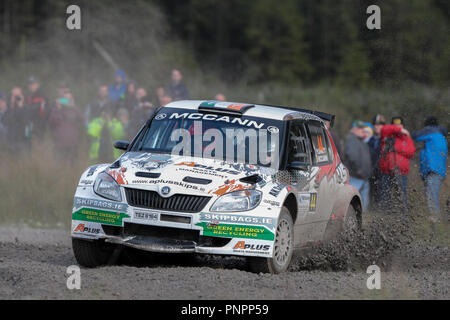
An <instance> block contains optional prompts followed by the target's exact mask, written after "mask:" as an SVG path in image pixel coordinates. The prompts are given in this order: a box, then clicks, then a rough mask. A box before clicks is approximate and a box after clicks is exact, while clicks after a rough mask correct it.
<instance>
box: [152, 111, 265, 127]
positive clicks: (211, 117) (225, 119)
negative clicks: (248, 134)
mask: <svg viewBox="0 0 450 320" xmlns="http://www.w3.org/2000/svg"><path fill="white" fill-rule="evenodd" d="M155 119H156V117H155ZM169 119H170V120H172V119H191V120H206V121H222V122H227V123H233V124H235V123H237V124H239V125H241V126H247V127H254V128H256V129H261V128H263V127H264V122H262V123H258V122H256V121H254V120H249V119H241V118H236V117H230V116H221V115H217V114H209V113H206V114H204V113H189V112H185V113H177V112H174V113H172V114H171V115H170V117H169ZM157 120H159V119H157Z"/></svg>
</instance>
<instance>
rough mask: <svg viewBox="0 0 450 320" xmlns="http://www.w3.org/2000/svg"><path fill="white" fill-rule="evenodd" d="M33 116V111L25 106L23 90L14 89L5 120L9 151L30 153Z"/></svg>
mask: <svg viewBox="0 0 450 320" xmlns="http://www.w3.org/2000/svg"><path fill="white" fill-rule="evenodd" d="M32 116H33V115H32V113H31V110H30V109H29V107H27V106H26V105H25V96H24V94H23V91H22V89H21V88H19V87H15V88H13V89H12V90H11V99H10V103H9V107H8V109H7V111H6V113H5V114H4V120H3V123H4V125H5V126H6V130H7V134H6V139H7V141H8V149H9V150H10V151H11V152H16V153H22V152H27V151H30V149H31V129H32V123H31V119H32Z"/></svg>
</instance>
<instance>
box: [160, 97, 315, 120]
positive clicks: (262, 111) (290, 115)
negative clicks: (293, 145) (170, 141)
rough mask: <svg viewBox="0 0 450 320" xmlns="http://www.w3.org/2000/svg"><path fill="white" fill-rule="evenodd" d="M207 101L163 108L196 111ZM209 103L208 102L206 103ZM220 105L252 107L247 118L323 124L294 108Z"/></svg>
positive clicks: (232, 103)
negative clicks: (300, 120) (297, 120)
mask: <svg viewBox="0 0 450 320" xmlns="http://www.w3.org/2000/svg"><path fill="white" fill-rule="evenodd" d="M205 102H207V101H204V100H181V101H175V102H171V103H169V104H167V105H165V106H164V108H180V109H189V110H194V111H197V110H198V108H199V106H200V105H201V104H204V103H205ZM208 102H209V101H208ZM217 103H220V104H222V105H227V104H229V105H252V106H253V107H251V108H249V109H248V110H247V111H245V115H246V116H249V117H258V118H269V119H273V120H282V121H283V120H284V121H286V120H293V119H303V120H316V121H320V122H323V120H322V119H321V118H319V117H318V116H316V115H314V114H311V113H308V112H302V111H299V110H296V108H286V107H282V106H270V105H262V104H253V103H238V102H224V101H220V102H219V101H217Z"/></svg>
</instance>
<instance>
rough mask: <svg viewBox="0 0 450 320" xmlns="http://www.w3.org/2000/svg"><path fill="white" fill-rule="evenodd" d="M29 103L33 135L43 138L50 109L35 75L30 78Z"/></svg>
mask: <svg viewBox="0 0 450 320" xmlns="http://www.w3.org/2000/svg"><path fill="white" fill-rule="evenodd" d="M27 105H28V108H29V109H30V113H31V116H32V118H31V121H32V123H33V126H32V129H33V132H32V134H33V136H36V137H38V138H42V137H43V136H44V134H45V131H46V129H47V120H48V113H49V112H48V111H49V110H47V108H48V106H47V98H46V97H45V95H44V94H43V93H42V90H41V85H40V83H39V81H38V80H37V79H36V78H35V77H33V76H31V77H30V78H29V79H28V96H27Z"/></svg>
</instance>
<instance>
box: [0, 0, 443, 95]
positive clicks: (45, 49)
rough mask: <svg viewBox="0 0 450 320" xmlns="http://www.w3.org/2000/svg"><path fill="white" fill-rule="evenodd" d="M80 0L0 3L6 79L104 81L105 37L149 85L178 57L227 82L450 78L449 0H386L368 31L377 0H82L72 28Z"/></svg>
mask: <svg viewBox="0 0 450 320" xmlns="http://www.w3.org/2000/svg"><path fill="white" fill-rule="evenodd" d="M73 2H74V1H69V0H58V1H57V0H21V1H20V2H19V1H11V0H0V17H1V21H2V23H1V28H0V46H1V47H2V50H1V52H0V67H1V68H2V71H5V72H4V73H6V74H8V77H12V79H13V80H14V81H16V82H18V81H19V77H23V74H30V73H34V72H41V73H44V76H45V77H50V76H52V75H55V74H58V75H60V76H62V78H64V77H75V78H84V79H86V78H89V79H94V80H97V79H98V78H100V77H97V75H102V76H103V75H106V73H109V74H110V73H111V70H110V68H111V67H110V66H109V65H107V64H106V63H105V62H104V60H103V59H101V58H100V57H99V55H98V52H97V51H96V50H95V49H94V47H93V43H94V42H98V43H101V44H102V46H103V47H104V48H105V49H106V50H107V51H108V52H112V53H113V57H114V60H115V61H116V62H117V64H118V65H120V67H122V68H124V69H125V70H126V71H127V72H128V73H130V74H133V75H134V77H136V78H138V79H137V80H139V79H148V78H149V76H148V75H149V74H151V79H152V80H151V82H152V83H151V85H157V84H160V83H161V82H163V81H166V79H165V75H166V74H167V71H168V69H169V68H171V67H172V66H178V67H182V68H184V69H187V70H188V72H189V73H194V74H195V73H209V74H211V73H214V74H218V75H219V76H220V78H221V79H222V80H225V81H227V82H228V83H235V82H236V81H244V82H245V83H260V82H261V81H263V82H265V81H279V82H283V83H296V84H302V83H303V84H307V83H308V84H310V83H312V84H317V83H323V82H324V83H331V84H335V85H340V86H353V87H364V86H367V85H374V84H375V85H380V84H382V85H387V84H388V85H391V86H392V85H393V86H397V85H398V84H400V83H403V82H404V81H412V82H418V83H423V84H428V85H438V86H441V87H446V86H448V85H449V84H450V65H449V61H450V32H449V30H450V14H449V2H448V1H445V0H379V1H377V2H376V3H375V4H377V5H379V6H380V8H381V26H382V29H381V30H368V29H367V28H366V19H367V18H368V14H367V13H366V9H367V7H368V6H369V5H372V4H374V3H373V1H372V0H358V1H354V0H342V1H335V0H316V1H311V0H284V1H275V0H252V1H242V0H227V1H221V0H152V1H144V0H130V1H126V2H125V1H119V0H98V1H89V0H78V1H75V3H76V4H78V5H80V7H81V9H82V30H81V31H75V32H70V31H68V30H67V29H66V28H65V18H66V14H65V8H66V7H67V6H68V5H69V4H72V3H73ZM38 66H39V67H38ZM99 69H101V71H99ZM185 71H186V70H185ZM9 79H11V78H9ZM21 81H23V79H21ZM0 84H1V83H0Z"/></svg>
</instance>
